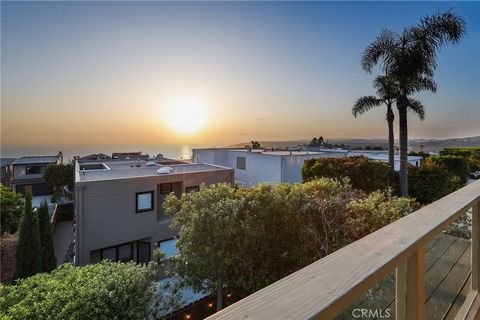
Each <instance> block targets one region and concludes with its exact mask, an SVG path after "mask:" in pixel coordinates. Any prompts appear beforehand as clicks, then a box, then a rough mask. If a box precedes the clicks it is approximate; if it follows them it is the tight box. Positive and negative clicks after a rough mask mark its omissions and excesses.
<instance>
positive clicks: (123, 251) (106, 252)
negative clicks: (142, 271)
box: [100, 242, 133, 262]
mask: <svg viewBox="0 0 480 320" xmlns="http://www.w3.org/2000/svg"><path fill="white" fill-rule="evenodd" d="M104 259H109V260H112V261H122V262H123V261H130V260H132V259H133V242H130V243H125V244H121V245H118V246H113V247H109V248H105V249H101V250H100V260H104Z"/></svg>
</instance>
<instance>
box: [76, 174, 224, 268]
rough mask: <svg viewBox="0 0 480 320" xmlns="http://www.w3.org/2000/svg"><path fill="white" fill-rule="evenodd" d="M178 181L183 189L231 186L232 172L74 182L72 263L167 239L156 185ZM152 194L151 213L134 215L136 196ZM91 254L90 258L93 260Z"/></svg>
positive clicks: (167, 220) (170, 233) (168, 231)
mask: <svg viewBox="0 0 480 320" xmlns="http://www.w3.org/2000/svg"><path fill="white" fill-rule="evenodd" d="M170 182H172V183H173V182H181V183H182V185H183V191H184V190H185V188H187V187H192V186H199V185H201V184H202V183H203V184H205V185H210V184H214V183H219V182H227V183H233V170H229V169H225V170H215V171H205V172H193V173H187V174H172V175H165V176H154V177H141V178H130V179H116V180H103V181H91V182H83V183H82V182H77V183H76V184H75V199H76V201H75V215H76V219H77V228H76V255H75V264H76V265H85V264H88V263H90V255H91V252H92V251H94V250H98V249H102V248H106V247H110V246H114V245H119V244H123V243H127V242H133V241H137V240H145V239H147V240H148V241H149V242H151V244H152V245H151V249H152V250H153V249H154V246H153V242H156V241H162V240H166V239H171V238H172V237H174V236H175V233H174V232H173V231H172V230H171V229H170V227H169V225H170V222H171V218H169V217H165V218H164V219H160V220H158V219H157V210H158V209H159V206H161V203H158V202H159V201H158V198H157V194H158V190H157V186H158V185H159V184H161V183H170ZM143 191H153V192H154V195H153V199H154V206H153V210H151V211H146V212H141V213H137V212H136V207H135V206H136V204H135V202H136V193H137V192H143ZM135 250H136V245H135V246H134V257H136V256H135V255H136V252H135ZM96 254H97V253H96V252H92V259H94V260H95V259H96V256H95V255H96Z"/></svg>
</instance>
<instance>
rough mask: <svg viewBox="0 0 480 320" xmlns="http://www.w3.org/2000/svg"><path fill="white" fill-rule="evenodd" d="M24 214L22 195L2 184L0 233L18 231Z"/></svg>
mask: <svg viewBox="0 0 480 320" xmlns="http://www.w3.org/2000/svg"><path fill="white" fill-rule="evenodd" d="M22 214H23V199H22V195H21V194H19V193H15V192H13V191H12V190H10V189H9V188H7V187H5V186H3V185H2V184H0V216H1V234H0V235H3V233H4V232H10V233H12V234H13V233H15V232H17V230H18V226H19V224H20V220H21V217H22Z"/></svg>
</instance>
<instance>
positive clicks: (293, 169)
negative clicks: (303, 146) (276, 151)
mask: <svg viewBox="0 0 480 320" xmlns="http://www.w3.org/2000/svg"><path fill="white" fill-rule="evenodd" d="M342 157H345V155H344V154H340V153H330V154H308V155H294V156H282V182H287V183H299V182H302V167H303V164H304V163H305V160H308V159H318V158H342Z"/></svg>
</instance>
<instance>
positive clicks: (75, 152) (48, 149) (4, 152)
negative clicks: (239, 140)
mask: <svg viewBox="0 0 480 320" xmlns="http://www.w3.org/2000/svg"><path fill="white" fill-rule="evenodd" d="M202 147H206V146H205V145H190V144H159V145H112V146H93V145H92V146H65V145H58V146H14V145H8V146H3V145H2V146H1V149H0V157H1V158H19V157H22V156H42V155H56V154H58V152H59V151H62V152H63V158H64V160H65V161H69V160H72V159H73V157H74V156H86V155H89V154H92V153H105V154H107V155H111V154H112V153H113V152H135V151H142V153H144V154H145V153H146V154H149V155H150V156H152V157H155V156H156V155H157V154H159V153H161V154H163V156H164V157H167V158H171V159H178V160H187V159H191V157H192V149H193V148H202Z"/></svg>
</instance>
